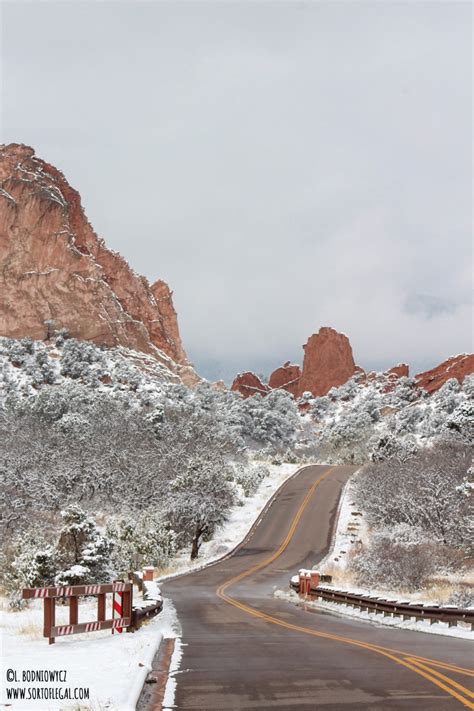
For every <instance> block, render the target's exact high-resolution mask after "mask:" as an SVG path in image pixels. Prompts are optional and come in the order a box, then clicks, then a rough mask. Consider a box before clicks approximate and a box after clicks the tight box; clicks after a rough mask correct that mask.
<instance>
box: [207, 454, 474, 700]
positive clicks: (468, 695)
mask: <svg viewBox="0 0 474 711" xmlns="http://www.w3.org/2000/svg"><path fill="white" fill-rule="evenodd" d="M334 469H335V467H330V468H329V469H328V470H327V471H326V472H325V473H324V474H322V475H321V476H320V477H318V479H316V481H315V482H314V483H313V484H312V485H311V486H310V488H309V489H308V491H307V493H306V495H305V497H304V499H303V501H302V502H301V505H300V507H299V509H298V511H297V512H296V514H295V516H294V518H293V520H292V522H291V524H290V527H289V529H288V532H287V534H286V536H285V538H284V540H283V542H282V543H281V545H280V547H279V548H278V549H277V550H276V551H275V552H274V553H273V554H272V555H271V556H270V557H269V558H267V559H266V560H264V561H262V562H261V563H257V564H256V565H253V566H252V567H250V568H248V569H247V570H244V571H242V572H241V573H239V574H238V575H235V576H234V577H232V578H229V579H228V580H226V581H225V582H224V583H222V585H220V586H219V587H218V588H217V590H216V594H217V596H218V597H219V598H221V599H222V600H224V601H225V602H226V603H228V604H229V605H232V606H233V607H236V608H238V609H239V610H241V611H242V612H244V613H246V614H248V615H252V616H253V617H258V618H260V619H261V620H264V621H265V622H268V623H270V624H273V625H277V626H279V627H284V628H285V629H288V630H291V631H293V632H301V633H303V634H308V635H312V636H313V637H320V638H324V639H329V640H332V641H335V642H342V643H343V644H350V645H352V646H355V647H362V648H363V649H367V650H369V651H371V652H375V653H376V654H380V655H382V656H384V657H387V658H388V659H391V660H392V661H393V662H395V663H396V664H400V665H401V666H404V667H406V668H407V669H410V670H411V671H413V672H415V673H416V674H418V675H419V676H421V677H423V678H424V679H427V680H428V681H430V682H431V683H432V684H435V685H436V686H438V687H439V688H440V689H443V691H445V692H446V693H448V694H450V695H451V696H453V697H454V698H455V699H457V700H458V701H459V702H460V703H461V704H463V705H464V706H466V707H467V708H469V709H474V703H473V701H472V699H474V694H473V693H472V692H471V691H470V690H469V689H467V688H466V687H465V686H463V685H462V684H459V683H458V682H457V681H455V680H453V679H450V678H449V677H447V676H446V675H445V674H442V673H441V672H438V671H436V670H435V669H433V667H436V669H443V670H445V671H450V672H451V673H455V674H461V675H465V676H471V677H472V676H474V672H473V671H472V670H470V669H465V668H464V667H458V666H456V665H455V664H449V663H444V662H439V661H437V660H435V659H427V658H425V657H420V656H414V655H410V654H409V653H408V652H404V651H400V650H397V649H390V648H388V647H381V646H379V645H375V644H369V643H367V642H362V641H360V640H357V639H351V638H350V637H344V636H341V635H336V634H330V633H328V632H318V631H317V630H315V629H312V628H311V627H304V626H302V625H295V624H292V623H290V622H286V621H285V620H282V619H280V618H278V617H274V616H272V615H267V614H266V613H264V612H261V611H260V610H257V609H255V608H254V607H251V606H250V605H246V604H245V603H242V602H239V601H238V600H236V599H235V598H233V597H231V596H230V595H228V594H227V593H226V590H227V589H228V588H229V587H230V586H232V585H235V584H236V583H238V582H240V581H241V580H243V579H244V578H248V577H249V576H250V575H253V574H254V573H257V572H258V571H259V570H262V568H266V567H267V566H268V565H270V564H271V563H273V562H274V561H275V560H276V559H277V558H279V556H281V554H282V553H283V552H284V551H285V550H286V548H287V547H288V545H289V543H290V541H291V540H292V538H293V536H294V533H295V531H296V529H297V527H298V524H299V522H300V519H301V517H302V515H303V513H304V510H305V509H306V507H307V506H308V504H309V502H310V500H311V498H312V496H313V494H314V492H315V491H316V489H317V488H318V486H319V485H320V484H321V483H322V482H323V481H324V480H325V479H326V478H327V477H328V476H329V475H330V474H331V472H332V471H333V470H334Z"/></svg>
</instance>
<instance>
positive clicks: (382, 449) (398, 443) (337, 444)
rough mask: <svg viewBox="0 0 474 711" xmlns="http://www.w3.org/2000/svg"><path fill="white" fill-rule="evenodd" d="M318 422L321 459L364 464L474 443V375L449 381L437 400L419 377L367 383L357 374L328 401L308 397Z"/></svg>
mask: <svg viewBox="0 0 474 711" xmlns="http://www.w3.org/2000/svg"><path fill="white" fill-rule="evenodd" d="M303 399H304V402H305V404H306V405H307V406H309V414H308V415H307V416H306V417H309V418H310V419H311V420H314V421H315V422H316V427H317V441H318V446H319V449H318V452H319V458H320V459H321V460H323V461H327V462H334V463H354V464H363V463H365V462H367V461H381V460H384V459H387V458H389V457H392V456H394V455H396V456H397V457H398V458H399V459H404V458H405V457H407V456H410V455H411V454H413V453H414V452H415V451H416V450H417V449H418V448H420V447H424V446H426V445H427V444H430V443H432V442H433V441H435V440H437V439H443V440H450V441H459V442H466V443H467V442H470V441H472V440H473V438H474V424H473V423H474V376H472V375H471V376H468V377H467V378H465V380H464V383H463V384H462V385H460V384H459V383H458V381H457V380H455V379H452V380H448V381H447V382H446V383H445V384H444V385H443V386H442V387H441V388H440V389H439V390H438V391H437V392H436V393H435V394H434V395H432V396H428V395H427V393H426V392H425V391H424V390H422V389H420V388H418V387H417V386H416V384H415V380H414V379H413V378H408V377H402V378H399V379H398V380H396V381H395V382H393V381H390V380H389V379H388V378H387V376H386V375H384V374H379V375H377V376H375V377H374V378H373V379H372V380H370V381H369V382H367V383H361V382H360V376H359V375H356V376H354V378H352V379H351V380H349V381H348V382H347V383H346V384H345V385H343V386H342V387H340V388H333V389H332V390H330V391H329V393H328V394H327V395H326V396H324V397H318V398H311V396H310V395H309V394H306V397H305V398H303Z"/></svg>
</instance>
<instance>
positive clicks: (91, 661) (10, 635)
mask: <svg viewBox="0 0 474 711" xmlns="http://www.w3.org/2000/svg"><path fill="white" fill-rule="evenodd" d="M262 463H263V462H255V463H253V464H252V465H254V466H257V465H259V464H262ZM265 464H266V466H267V467H268V469H269V471H270V474H269V476H268V477H266V478H265V479H264V480H263V481H262V482H261V484H260V486H259V487H258V489H257V491H256V493H255V494H253V495H252V496H249V497H246V498H245V499H243V502H242V505H240V506H236V507H234V508H233V510H232V511H231V514H230V516H229V518H228V520H227V522H226V523H225V525H224V526H222V527H221V528H220V529H219V530H218V531H217V532H216V534H215V536H214V539H213V540H212V541H209V542H208V543H204V544H203V545H202V548H201V551H200V557H199V559H198V560H197V561H196V562H195V563H193V564H191V563H190V562H189V560H188V557H189V554H188V553H186V554H183V555H182V556H180V557H178V558H176V559H175V564H174V566H173V569H172V573H173V574H179V573H181V572H186V571H187V570H190V569H195V568H199V567H202V566H203V565H207V564H208V563H210V562H212V561H214V560H217V559H218V558H221V557H222V556H223V555H225V554H227V553H229V552H230V551H231V550H232V549H233V548H235V546H236V545H237V544H238V543H240V542H241V541H242V540H243V539H244V538H245V536H246V534H247V533H248V531H249V529H250V528H251V527H252V525H253V523H254V522H255V520H256V519H257V517H258V516H259V514H260V513H261V511H262V510H263V509H264V508H265V506H266V504H267V503H268V501H269V499H271V497H272V496H273V494H274V493H275V492H276V491H277V489H278V488H279V487H280V486H281V485H282V484H284V482H285V481H287V479H289V478H290V477H291V476H292V475H293V474H294V473H295V472H297V471H298V470H299V469H301V466H302V465H301V464H288V463H285V464H280V465H276V464H268V463H266V462H265ZM148 586H149V588H150V589H149V590H148V592H149V593H150V594H151V595H152V596H153V593H156V595H158V594H159V587H158V586H157V584H156V582H154V583H148ZM137 597H138V596H137ZM96 604H97V603H96V601H95V600H91V599H89V600H82V601H81V602H80V606H79V621H81V620H94V619H95V618H96ZM7 605H8V603H7V601H6V600H3V608H4V609H3V610H2V611H1V612H0V628H1V636H2V646H3V648H4V649H8V662H7V661H6V658H5V656H2V678H3V679H5V678H6V676H5V674H6V667H7V666H8V668H9V669H13V670H16V672H17V678H18V680H19V683H15V682H12V683H10V684H6V685H4V688H3V689H2V697H1V703H2V704H11V705H10V708H12V709H21V710H22V711H59V710H61V711H62V710H66V709H75V711H79V710H80V711H86V710H89V709H91V710H92V709H93V710H94V711H95V710H96V709H100V710H101V711H105V710H107V711H132V709H134V708H135V704H136V701H137V700H138V696H139V694H140V691H141V689H142V686H143V683H144V682H145V678H146V676H147V674H148V671H149V670H150V668H151V662H152V660H153V657H154V656H155V654H156V652H157V651H158V648H159V645H160V643H161V640H162V639H163V638H169V637H174V638H177V639H176V644H175V651H174V653H173V656H172V661H171V668H170V673H169V679H168V683H167V686H166V692H165V700H164V708H172V707H173V703H174V691H175V687H176V682H175V678H174V676H175V674H176V673H177V672H178V669H179V664H180V660H181V657H182V651H181V641H180V639H179V635H180V628H179V622H178V620H177V616H176V612H175V609H174V606H173V604H172V602H171V601H170V600H169V599H167V598H164V604H163V610H162V612H161V613H160V614H159V615H158V616H157V617H155V618H153V619H151V620H150V621H149V622H147V623H145V624H144V625H143V626H142V627H141V628H140V629H139V630H138V631H137V632H135V633H134V634H128V633H123V634H114V635H112V634H111V631H110V630H104V631H100V632H94V633H90V634H87V635H86V634H81V635H71V636H69V637H61V638H57V640H56V643H55V644H54V645H48V642H47V640H46V639H45V638H44V637H43V636H42V627H43V603H42V601H41V600H33V601H31V603H30V605H29V607H28V608H26V609H25V610H22V611H19V612H13V611H10V610H8V609H7ZM68 613H69V608H68V607H66V606H65V607H62V606H60V605H56V619H57V624H61V623H67V622H68ZM36 669H44V670H47V671H53V670H66V681H65V682H61V681H59V682H56V681H55V682H49V681H48V682H47V683H46V682H41V683H39V682H31V683H30V682H28V683H22V682H21V679H22V675H23V671H27V670H36ZM39 686H41V687H48V688H57V689H60V690H63V691H64V689H66V688H71V689H75V688H77V689H89V693H90V698H89V699H88V700H83V701H78V700H74V699H72V700H70V701H68V700H44V699H41V700H22V701H18V700H17V701H11V700H9V699H8V698H7V695H6V694H7V689H8V688H10V689H13V688H19V687H24V688H26V690H27V691H26V693H27V694H28V689H32V688H37V687H39ZM30 693H31V692H30Z"/></svg>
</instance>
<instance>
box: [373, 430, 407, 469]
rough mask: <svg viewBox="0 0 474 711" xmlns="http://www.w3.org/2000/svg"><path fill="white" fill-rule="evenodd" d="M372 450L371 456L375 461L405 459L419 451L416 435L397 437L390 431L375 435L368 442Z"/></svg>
mask: <svg viewBox="0 0 474 711" xmlns="http://www.w3.org/2000/svg"><path fill="white" fill-rule="evenodd" d="M368 446H369V448H370V450H371V452H370V458H371V460H372V461H373V462H383V461H385V460H386V459H392V458H394V459H396V460H399V461H404V460H405V459H408V458H409V457H412V456H413V455H414V454H416V452H417V451H418V447H417V444H416V440H415V438H414V437H411V436H407V437H395V435H393V434H391V433H390V432H385V433H384V434H381V435H380V434H379V435H375V436H374V437H372V438H371V440H370V441H369V443H368Z"/></svg>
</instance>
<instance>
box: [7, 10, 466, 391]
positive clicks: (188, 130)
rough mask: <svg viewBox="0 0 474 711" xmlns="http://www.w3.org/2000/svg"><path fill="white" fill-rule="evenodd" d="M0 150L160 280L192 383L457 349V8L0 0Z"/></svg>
mask: <svg viewBox="0 0 474 711" xmlns="http://www.w3.org/2000/svg"><path fill="white" fill-rule="evenodd" d="M0 9H1V20H2V23H1V24H2V44H1V64H2V87H1V135H2V141H3V142H6V143H9V142H18V143H26V144H28V145H31V146H33V147H34V148H35V150H36V153H37V155H38V156H39V157H41V158H44V159H45V160H47V161H48V162H50V163H53V164H54V165H56V166H57V167H58V168H60V169H61V170H62V171H63V172H64V173H65V175H66V177H67V179H68V180H69V182H70V183H71V185H72V186H73V187H75V188H76V189H78V190H79V192H80V193H81V196H82V202H83V206H84V208H85V211H86V213H87V216H88V218H89V220H90V221H91V223H92V225H93V227H94V229H95V230H96V232H97V233H98V234H99V235H100V236H101V237H103V238H104V239H105V241H106V243H107V245H108V246H109V247H110V248H112V249H115V250H117V251H119V252H121V253H122V254H123V255H124V256H125V257H126V259H127V260H128V262H129V263H130V265H131V266H132V267H133V268H134V269H135V270H136V271H137V272H139V273H141V274H144V275H145V276H147V277H148V278H149V279H150V280H151V281H154V280H155V279H157V278H163V279H165V280H166V281H167V282H168V283H169V284H170V286H171V288H172V290H173V292H174V302H175V306H176V309H177V311H178V316H179V324H180V329H181V335H182V338H183V342H184V346H185V348H186V350H187V352H188V355H189V357H190V360H191V361H192V362H193V363H194V364H195V366H196V368H197V370H198V372H199V373H200V374H202V375H204V376H205V377H208V378H210V379H217V378H221V377H223V378H224V379H226V380H229V379H230V380H231V379H232V377H233V375H234V374H235V373H237V372H241V371H244V370H254V371H255V372H258V373H262V374H268V373H269V372H270V371H271V370H272V369H273V368H275V367H277V366H278V365H281V364H282V363H283V362H284V361H286V360H292V361H294V362H302V356H303V351H302V348H301V346H302V344H303V343H305V342H306V340H307V338H308V337H309V336H310V335H311V334H312V333H314V332H316V331H317V330H319V328H320V327H321V326H332V327H334V328H336V329H337V330H339V331H342V332H344V333H346V334H347V335H348V336H349V338H350V340H351V344H352V347H353V351H354V356H355V359H356V362H357V363H358V364H359V365H361V366H362V367H364V368H366V369H369V370H370V369H378V370H383V369H385V368H387V367H390V366H391V365H394V364H395V363H398V362H401V361H404V362H408V363H410V365H411V368H412V372H413V373H415V372H418V371H420V370H423V369H426V368H428V367H431V366H433V365H435V364H437V363H439V362H440V361H441V360H444V359H445V358H446V357H448V356H450V355H453V354H456V353H461V352H466V351H471V350H472V348H473V342H472V334H473V331H472V310H471V303H472V301H471V300H472V291H471V288H472V287H471V284H472V268H473V263H472V167H471V166H472V164H471V160H472V129H471V127H472V77H471V50H472V47H471V44H472V39H471V27H472V26H471V4H470V2H456V1H449V2H442V1H438V0H437V1H436V2H429V1H418V0H413V1H412V2H402V1H400V2H396V1H394V0H376V1H371V2H358V1H357V0H351V1H349V2H339V1H338V0H331V1H328V2H297V1H292V2H283V1H281V0H280V1H277V0H274V1H271V0H266V1H265V2H257V1H251V0H247V1H245V2H244V1H240V2H232V1H227V0H219V1H218V2H210V1H208V2H200V0H193V1H191V2H180V1H179V0H173V1H171V2H157V1H145V2H141V1H140V0H134V1H133V2H125V1H122V2H116V1H114V0H106V1H101V0H100V1H93V2H82V1H75V0H64V1H63V2H49V1H43V0H34V1H33V2H26V1H23V0H15V1H11V2H8V1H4V2H2V4H1V8H0Z"/></svg>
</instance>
